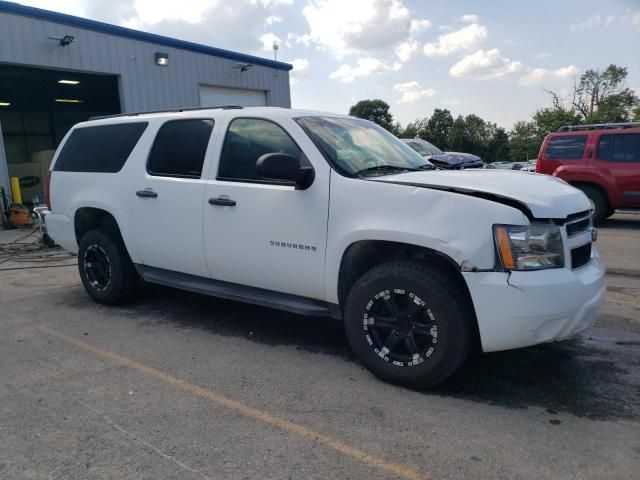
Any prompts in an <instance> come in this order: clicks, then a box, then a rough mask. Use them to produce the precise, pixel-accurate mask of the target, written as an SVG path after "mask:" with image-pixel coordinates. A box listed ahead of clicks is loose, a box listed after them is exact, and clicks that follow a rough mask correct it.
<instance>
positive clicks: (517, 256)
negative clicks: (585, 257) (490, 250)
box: [493, 225, 564, 271]
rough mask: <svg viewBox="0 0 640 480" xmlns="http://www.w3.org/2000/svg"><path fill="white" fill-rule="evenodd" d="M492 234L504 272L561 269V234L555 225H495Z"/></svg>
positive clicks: (562, 263)
mask: <svg viewBox="0 0 640 480" xmlns="http://www.w3.org/2000/svg"><path fill="white" fill-rule="evenodd" d="M493 235H494V238H495V242H496V247H497V250H498V253H499V254H500V260H501V262H502V266H503V267H504V269H505V270H508V271H511V270H542V269H545V268H561V267H563V266H564V250H563V248H562V235H561V233H560V228H559V227H557V226H556V225H529V226H520V225H495V226H494V227H493Z"/></svg>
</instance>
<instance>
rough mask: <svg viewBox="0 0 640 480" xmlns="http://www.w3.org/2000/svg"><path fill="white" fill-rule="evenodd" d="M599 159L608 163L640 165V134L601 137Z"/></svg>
mask: <svg viewBox="0 0 640 480" xmlns="http://www.w3.org/2000/svg"><path fill="white" fill-rule="evenodd" d="M598 158H599V159H600V160H605V161H607V162H619V163H640V133H621V134H617V135H615V134H614V135H601V136H600V142H599V143H598Z"/></svg>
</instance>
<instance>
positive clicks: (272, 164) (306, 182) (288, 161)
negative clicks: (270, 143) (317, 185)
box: [256, 153, 315, 190]
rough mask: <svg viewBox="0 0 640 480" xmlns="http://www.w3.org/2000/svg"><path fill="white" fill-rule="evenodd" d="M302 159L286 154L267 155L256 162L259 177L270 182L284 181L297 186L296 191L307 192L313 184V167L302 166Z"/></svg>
mask: <svg viewBox="0 0 640 480" xmlns="http://www.w3.org/2000/svg"><path fill="white" fill-rule="evenodd" d="M300 160H301V159H300V158H298V157H294V156H293V155H288V154H286V153H265V154H264V155H262V156H261V157H260V158H258V161H257V162H256V171H257V172H258V175H259V176H261V177H263V178H268V179H270V180H284V181H286V182H293V183H295V184H296V190H306V189H307V188H309V187H310V186H311V184H312V183H313V179H314V178H315V173H314V171H313V168H312V167H306V166H305V167H303V166H301V165H300Z"/></svg>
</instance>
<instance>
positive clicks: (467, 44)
mask: <svg viewBox="0 0 640 480" xmlns="http://www.w3.org/2000/svg"><path fill="white" fill-rule="evenodd" d="M485 38H487V29H486V28H485V27H484V26H483V25H479V24H477V23H472V24H470V25H467V26H466V27H463V28H461V29H459V30H456V31H455V32H451V33H447V34H444V35H440V36H439V37H438V40H437V41H436V42H433V43H427V44H426V45H425V46H424V53H425V55H426V56H428V57H444V56H447V55H450V54H452V53H454V52H456V51H458V50H470V49H472V48H473V47H475V46H476V45H477V44H478V43H480V42H482V41H483V40H484V39H485Z"/></svg>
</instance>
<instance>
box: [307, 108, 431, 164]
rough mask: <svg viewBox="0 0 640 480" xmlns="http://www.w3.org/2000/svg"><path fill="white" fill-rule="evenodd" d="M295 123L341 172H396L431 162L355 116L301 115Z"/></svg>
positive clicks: (372, 124) (376, 126) (384, 131)
mask: <svg viewBox="0 0 640 480" xmlns="http://www.w3.org/2000/svg"><path fill="white" fill-rule="evenodd" d="M296 122H298V124H299V125H300V126H301V127H302V129H303V130H304V131H305V132H306V133H307V135H309V137H310V138H311V140H312V141H313V143H315V145H316V146H317V147H318V148H319V149H320V151H321V152H322V153H323V154H324V155H325V157H327V160H328V161H329V162H330V163H331V164H332V165H333V166H334V167H336V168H337V169H338V170H340V171H341V172H342V173H346V174H348V175H357V174H362V173H364V172H365V171H367V172H370V173H375V174H389V173H396V172H397V171H402V170H417V169H422V168H430V167H431V164H430V163H429V162H427V161H425V159H424V158H422V156H420V155H419V154H418V153H416V152H415V151H413V150H412V149H411V148H409V147H408V146H407V145H405V144H404V143H402V142H401V141H400V140H398V139H397V138H396V137H394V136H393V135H391V134H390V133H389V132H387V131H386V130H384V129H383V128H381V127H379V126H378V125H376V124H375V123H371V122H368V121H366V120H360V119H356V118H338V117H300V118H297V119H296Z"/></svg>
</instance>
